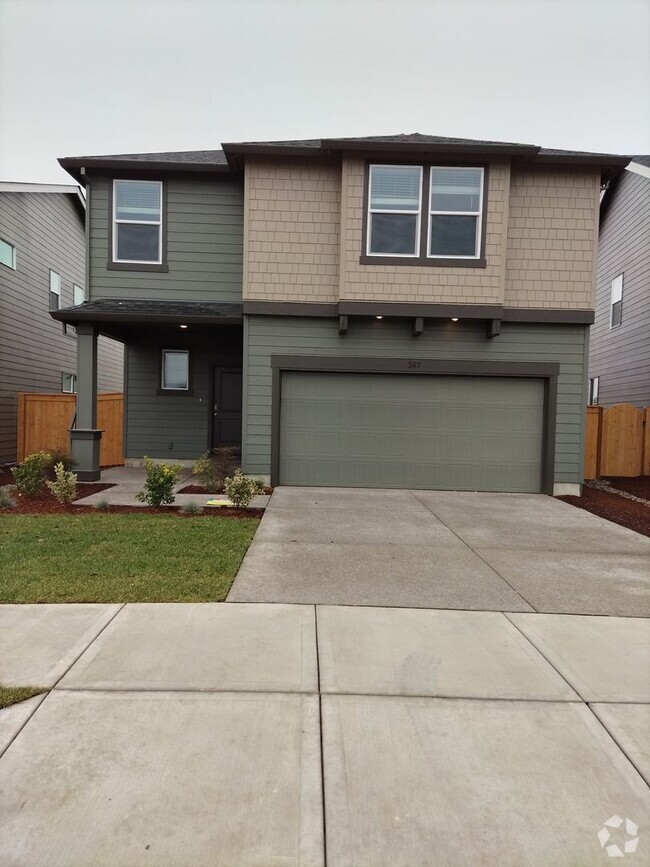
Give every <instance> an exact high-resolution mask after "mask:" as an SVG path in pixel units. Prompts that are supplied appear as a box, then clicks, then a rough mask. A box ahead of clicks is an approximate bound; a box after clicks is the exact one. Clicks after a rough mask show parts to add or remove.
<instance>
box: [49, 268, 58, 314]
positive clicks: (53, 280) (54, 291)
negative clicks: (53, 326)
mask: <svg viewBox="0 0 650 867" xmlns="http://www.w3.org/2000/svg"><path fill="white" fill-rule="evenodd" d="M60 306H61V277H60V276H59V275H58V274H57V273H56V271H50V310H58V309H59V307H60Z"/></svg>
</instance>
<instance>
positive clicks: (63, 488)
mask: <svg viewBox="0 0 650 867" xmlns="http://www.w3.org/2000/svg"><path fill="white" fill-rule="evenodd" d="M47 486H48V488H49V489H50V491H52V493H53V494H54V496H55V497H56V499H57V500H58V501H59V503H63V504H64V505H68V504H69V503H71V502H72V501H73V500H74V497H75V494H76V493H77V474H76V473H73V472H71V471H70V470H66V468H65V466H64V465H63V463H62V462H61V461H59V463H58V464H57V465H56V466H55V467H54V481H53V482H50V481H48V482H47Z"/></svg>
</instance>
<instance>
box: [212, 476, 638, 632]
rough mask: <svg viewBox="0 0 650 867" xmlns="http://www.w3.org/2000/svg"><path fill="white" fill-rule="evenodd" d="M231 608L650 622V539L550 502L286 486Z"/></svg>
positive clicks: (535, 497) (247, 561)
mask: <svg viewBox="0 0 650 867" xmlns="http://www.w3.org/2000/svg"><path fill="white" fill-rule="evenodd" d="M228 601H229V602H289V603H307V604H310V603H311V604H326V605H385V606H404V607H422V608H459V609H466V610H467V609H471V610H492V611H512V612H517V611H518V612H526V611H528V612H532V611H543V612H549V613H566V614H576V613H578V614H608V615H617V616H630V617H636V616H650V539H648V538H646V537H645V536H641V535H640V534H639V533H635V532H633V531H632V530H628V529H626V528H625V527H619V526H618V525H616V524H613V523H611V522H610V521H606V520H605V519H603V518H599V517H597V516H596V515H592V514H590V513H589V512H585V511H583V510H582V509H576V508H575V507H574V506H570V505H568V504H567V503H564V502H562V501H561V500H556V499H553V498H552V497H547V496H543V495H541V494H482V493H455V492H446V491H398V490H386V491H380V490H363V489H359V488H348V489H335V488H293V487H292V488H282V487H280V488H276V489H275V491H274V493H273V496H272V497H271V501H270V503H269V505H268V508H267V510H266V513H265V515H264V518H263V519H262V522H261V524H260V527H259V529H258V530H257V533H256V534H255V538H254V539H253V542H252V544H251V546H250V548H249V550H248V552H247V554H246V557H245V558H244V562H243V563H242V566H241V568H240V570H239V573H238V575H237V577H236V579H235V582H234V584H233V586H232V588H231V591H230V593H229V595H228Z"/></svg>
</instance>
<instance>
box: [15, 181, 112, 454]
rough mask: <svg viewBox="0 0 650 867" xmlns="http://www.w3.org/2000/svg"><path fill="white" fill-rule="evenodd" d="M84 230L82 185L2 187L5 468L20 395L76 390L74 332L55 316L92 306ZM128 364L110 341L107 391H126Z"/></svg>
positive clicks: (106, 343) (101, 379)
mask: <svg viewBox="0 0 650 867" xmlns="http://www.w3.org/2000/svg"><path fill="white" fill-rule="evenodd" d="M84 225H85V201H84V198H83V195H82V193H81V190H80V189H79V187H77V186H71V185H70V186H69V185H48V184H19V183H8V182H1V183H0V464H6V463H12V462H14V461H15V460H16V418H17V403H18V402H17V394H18V392H56V391H58V392H74V391H76V388H77V338H76V335H75V333H74V327H73V326H66V325H62V324H61V323H60V322H55V321H54V320H53V319H52V318H51V316H50V315H49V312H50V311H51V310H55V309H58V308H59V307H66V308H67V307H70V306H72V305H74V304H81V303H82V302H83V301H84V300H85V296H86V273H85V272H86V257H85V229H84ZM122 359H123V348H122V346H120V345H119V344H118V343H116V342H115V341H113V340H106V339H105V338H102V339H101V341H100V352H99V359H98V364H97V371H98V373H97V375H98V381H97V384H98V387H99V390H100V391H122V388H123V375H122V367H123V362H122ZM57 445H61V446H64V447H65V446H66V445H67V443H60V444H57Z"/></svg>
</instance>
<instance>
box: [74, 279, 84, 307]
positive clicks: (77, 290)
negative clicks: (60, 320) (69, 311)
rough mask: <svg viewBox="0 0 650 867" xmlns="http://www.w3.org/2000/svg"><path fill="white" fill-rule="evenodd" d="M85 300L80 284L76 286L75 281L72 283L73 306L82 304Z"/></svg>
mask: <svg viewBox="0 0 650 867" xmlns="http://www.w3.org/2000/svg"><path fill="white" fill-rule="evenodd" d="M85 300H86V293H85V292H84V289H83V287H82V286H77V284H76V283H73V284H72V304H73V306H74V307H78V306H79V304H83V303H84V301H85Z"/></svg>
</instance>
